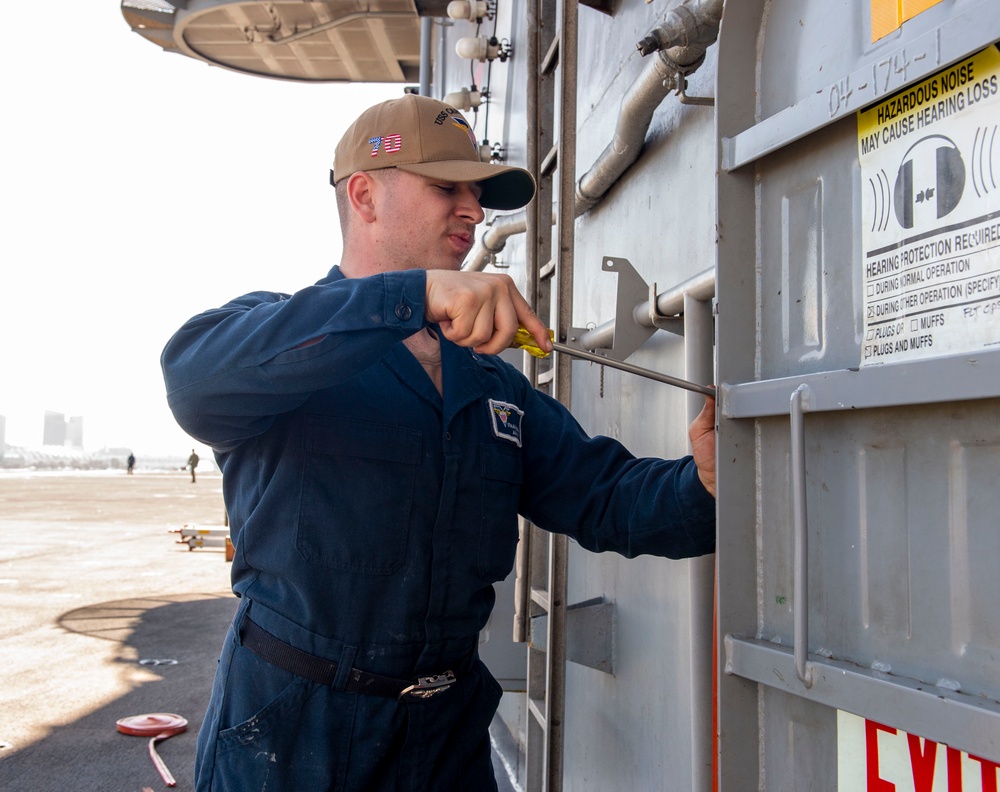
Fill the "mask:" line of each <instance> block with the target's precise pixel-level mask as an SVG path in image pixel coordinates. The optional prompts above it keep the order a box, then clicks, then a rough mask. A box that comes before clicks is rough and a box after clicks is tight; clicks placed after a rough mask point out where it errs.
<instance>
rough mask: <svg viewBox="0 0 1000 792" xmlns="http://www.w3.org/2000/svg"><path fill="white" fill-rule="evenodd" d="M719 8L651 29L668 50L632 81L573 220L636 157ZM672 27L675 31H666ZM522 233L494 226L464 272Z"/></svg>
mask: <svg viewBox="0 0 1000 792" xmlns="http://www.w3.org/2000/svg"><path fill="white" fill-rule="evenodd" d="M722 4H723V2H722V0H687V2H685V3H684V4H682V6H678V7H677V8H675V9H672V10H671V12H670V14H668V17H667V20H668V21H669V20H671V19H673V18H674V17H675V16H676V17H677V18H678V19H680V20H681V22H682V23H683V21H685V20H686V21H687V22H688V24H689V25H690V27H685V26H684V25H683V24H680V25H679V26H676V25H674V24H673V23H671V24H670V25H669V26H668V27H664V25H667V24H668V23H667V22H665V23H664V25H661V26H659V27H658V28H655V29H654V30H661V29H662V31H661V32H660V33H659V34H658V35H659V37H660V38H659V39H658V40H662V42H663V43H664V45H667V46H666V47H665V48H661V49H659V51H657V52H656V53H655V54H656V57H655V58H653V59H652V60H650V61H649V62H648V63H647V64H646V66H645V67H644V68H643V71H642V73H641V74H640V75H639V77H638V79H637V80H636V82H635V83H634V84H633V85H632V87H631V88H630V89H629V90H628V91H627V92H626V94H625V96H624V97H623V98H622V104H621V108H620V110H619V113H618V121H617V123H616V125H615V133H614V136H613V137H612V140H611V142H610V143H609V144H608V145H607V147H606V148H605V149H604V151H603V152H602V153H601V155H600V156H599V157H598V158H597V159H596V160H595V161H594V164H593V165H591V166H590V168H589V169H588V170H587V172H586V173H584V174H583V176H581V177H580V179H579V181H578V182H577V188H576V198H575V201H576V203H575V206H574V212H575V216H576V217H579V216H580V215H583V214H586V213H587V212H589V211H590V210H591V209H592V208H594V206H596V205H597V204H598V203H599V202H600V201H601V199H602V198H603V197H604V195H605V194H606V193H607V191H608V190H609V189H611V187H612V186H613V185H614V183H615V182H616V181H618V179H619V178H621V175H622V174H623V173H624V172H625V171H626V170H627V169H628V168H629V166H631V165H632V163H634V162H635V161H636V160H637V159H638V158H639V153H640V152H641V150H642V146H643V144H644V143H645V140H646V133H647V132H648V131H649V126H650V124H651V123H652V120H653V112H654V111H655V110H656V108H657V106H659V104H660V103H661V102H662V101H663V99H664V98H665V97H666V96H667V94H668V93H670V91H671V90H673V89H674V88H675V87H676V82H675V77H676V73H677V69H678V67H681V68H683V67H690V68H689V69H686V71H688V72H690V71H694V69H696V68H697V67H698V65H699V61H700V60H701V59H702V58H703V57H704V55H705V51H706V50H707V49H708V47H709V45H710V44H711V43H712V42H714V41H715V39H716V37H717V36H718V33H719V23H720V22H721V19H722ZM679 9H683V10H679ZM713 20H714V21H713ZM675 27H676V28H677V29H676V30H673V32H671V30H672V29H673V28H675ZM650 35H655V34H653V33H651V34H650ZM508 217H516V215H508ZM524 230H525V229H524V228H520V230H518V227H517V224H516V223H511V224H510V225H503V226H501V227H499V228H498V229H497V233H495V234H493V236H492V238H491V240H490V242H489V243H488V244H489V247H487V246H486V244H485V243H483V242H480V243H477V245H476V247H475V248H474V250H473V251H472V254H471V255H470V257H469V259H468V260H467V261H466V263H465V266H464V269H468V270H476V271H478V270H482V269H483V268H484V267H486V265H487V264H488V263H489V259H490V254H496V253H498V252H500V251H501V250H503V247H504V244H505V243H506V241H507V237H509V236H512V235H513V234H516V233H524Z"/></svg>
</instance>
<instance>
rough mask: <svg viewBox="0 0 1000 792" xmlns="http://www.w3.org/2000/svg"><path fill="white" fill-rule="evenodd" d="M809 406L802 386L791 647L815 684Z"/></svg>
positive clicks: (797, 416)
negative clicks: (808, 478) (808, 509)
mask: <svg viewBox="0 0 1000 792" xmlns="http://www.w3.org/2000/svg"><path fill="white" fill-rule="evenodd" d="M808 409H809V386H808V385H799V387H797V388H796V389H795V391H794V392H793V393H792V398H791V403H790V404H789V417H790V423H791V458H790V463H789V464H790V467H791V475H790V479H791V489H792V534H793V544H794V548H793V568H794V569H793V578H794V579H793V581H792V596H793V599H794V601H793V602H792V650H793V653H794V656H795V673H796V675H798V677H799V679H800V680H802V683H803V684H804V685H805V686H806V687H807V688H809V687H812V684H813V676H812V668H811V666H810V664H809V662H808V653H809V524H808V522H807V518H806V433H805V421H804V417H803V416H804V413H805V412H806V411H807V410H808Z"/></svg>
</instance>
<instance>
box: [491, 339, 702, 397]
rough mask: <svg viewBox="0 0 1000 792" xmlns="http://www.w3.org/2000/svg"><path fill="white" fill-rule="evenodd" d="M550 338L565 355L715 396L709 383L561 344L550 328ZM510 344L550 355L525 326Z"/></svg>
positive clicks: (514, 347)
mask: <svg viewBox="0 0 1000 792" xmlns="http://www.w3.org/2000/svg"><path fill="white" fill-rule="evenodd" d="M549 339H550V340H552V348H553V349H554V350H555V351H557V352H562V353H563V354H564V355H569V356H570V357H575V358H579V359H581V360H589V361H590V362H591V363H600V364H601V365H602V366H610V367H611V368H616V369H619V370H621V371H626V372H628V373H629V374H637V375H638V376H640V377H646V378H647V379H651V380H656V381H657V382H662V383H664V384H666V385H673V386H675V387H677V388H683V389H684V390H689V391H694V392H695V393H702V394H704V395H705V396H711V397H712V398H713V399H714V398H715V388H710V387H709V386H707V385H698V384H697V383H694V382H689V381H688V380H683V379H679V378H678V377H671V376H670V375H669V374H661V373H660V372H658V371H651V370H650V369H645V368H640V367H639V366H633V365H632V364H631V363H621V362H619V361H617V360H612V359H610V358H606V357H604V356H602V355H597V354H595V353H593V352H585V351H583V350H582V349H576V348H574V347H571V346H567V345H566V344H561V343H559V342H558V341H556V340H555V333H554V332H553V331H552V330H549ZM510 346H511V348H512V349H523V350H525V351H526V352H528V354H530V355H533V356H534V357H537V358H546V357H548V356H549V353H548V352H544V351H542V349H541V347H539V346H538V342H537V341H535V339H534V336H532V335H531V333H529V332H528V331H527V330H526V329H525V328H524V327H518V328H517V332H516V333H515V334H514V340H513V341H511V344H510Z"/></svg>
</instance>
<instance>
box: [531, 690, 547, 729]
mask: <svg viewBox="0 0 1000 792" xmlns="http://www.w3.org/2000/svg"><path fill="white" fill-rule="evenodd" d="M528 712H530V713H531V714H532V716H533V717H534V718H535V720H536V721H537V722H538V725H539V726H541V727H542V728H543V729H544V728H545V702H544V701H542V700H541V699H533V698H530V697H529V698H528Z"/></svg>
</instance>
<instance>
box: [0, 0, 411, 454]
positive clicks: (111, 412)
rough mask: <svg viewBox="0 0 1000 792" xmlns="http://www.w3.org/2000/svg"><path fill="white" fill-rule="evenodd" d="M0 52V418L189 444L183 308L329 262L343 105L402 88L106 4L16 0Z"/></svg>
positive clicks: (139, 443)
mask: <svg viewBox="0 0 1000 792" xmlns="http://www.w3.org/2000/svg"><path fill="white" fill-rule="evenodd" d="M4 21H5V24H6V25H7V29H8V30H10V31H16V33H15V34H14V35H12V36H8V37H7V39H8V40H7V41H6V42H5V43H4V45H3V46H2V47H0V68H2V74H3V78H2V80H3V82H2V87H0V98H2V107H3V110H2V112H3V117H4V119H5V121H4V124H3V126H4V145H3V146H2V147H0V152H2V153H0V157H2V160H0V162H2V170H0V174H2V180H0V197H2V200H3V212H2V215H0V216H2V230H3V233H2V235H0V245H2V246H3V247H2V250H3V253H2V257H3V263H2V265H0V415H4V416H6V418H7V442H8V443H9V444H11V445H37V444H39V443H40V442H41V438H42V423H43V416H44V413H45V411H46V410H54V411H57V412H63V413H66V415H67V416H75V415H81V416H83V418H84V422H83V426H84V445H85V447H86V448H87V449H88V450H97V449H100V448H102V447H105V446H109V447H116V446H122V447H129V448H132V449H134V451H135V453H136V455H137V456H138V457H140V459H141V457H142V455H143V454H147V455H154V454H162V453H178V454H184V453H186V452H187V451H188V450H189V449H190V448H191V446H192V445H193V444H194V443H193V441H192V440H190V439H189V438H188V437H187V435H185V434H184V433H183V432H182V431H181V430H180V429H179V428H178V427H177V426H176V424H175V423H174V421H173V418H172V416H171V415H170V412H169V410H168V409H167V406H166V401H165V399H164V396H163V380H162V377H161V374H160V368H159V355H160V351H161V349H162V348H163V345H164V344H165V343H166V341H167V339H168V338H169V337H170V335H171V334H172V333H173V332H174V331H175V330H176V329H177V328H178V327H179V326H180V325H181V324H182V323H183V322H184V321H185V320H186V319H187V318H188V317H190V316H192V315H194V314H196V313H198V312H200V311H202V310H204V309H206V308H210V307H214V306H216V305H219V304H221V303H223V302H225V301H227V300H228V299H230V298H231V297H235V296H237V295H239V294H243V293H245V292H248V291H253V290H256V289H270V290H275V291H286V292H291V291H295V290H297V289H299V288H301V287H303V286H306V285H308V284H310V283H313V282H314V281H316V280H318V279H319V278H320V277H322V276H323V275H324V274H326V272H327V270H328V269H329V268H330V267H331V266H332V265H334V264H336V263H338V261H339V258H340V234H339V229H338V227H337V218H336V206H335V201H334V194H333V188H332V187H330V186H329V168H330V164H331V162H332V159H333V149H334V146H335V145H336V142H337V140H338V139H339V137H340V135H341V133H342V132H343V130H344V129H345V128H346V127H347V126H348V125H349V124H350V122H351V121H352V120H353V118H354V116H356V115H357V113H358V112H359V111H360V110H361V109H363V108H364V107H367V106H368V105H370V104H374V103H375V102H377V101H380V100H381V99H383V98H388V97H390V96H396V95H399V94H400V93H401V92H402V86H401V85H393V86H386V85H299V84H293V83H287V82H282V81H277V80H269V79H264V78H254V77H249V76H246V75H241V74H236V73H234V72H229V71H226V70H224V69H220V68H217V67H210V66H208V65H206V64H204V63H202V62H201V61H196V60H194V59H191V58H186V57H184V56H180V55H175V54H168V53H166V52H164V51H163V50H161V49H160V48H159V47H157V46H155V45H153V44H150V43H149V42H147V41H145V40H143V39H141V38H140V37H139V36H138V35H136V34H134V33H132V32H131V30H130V29H129V26H128V25H127V24H126V22H125V20H124V19H123V18H122V16H121V11H120V9H119V3H118V2H117V0H92V2H87V3H81V2H79V0H50V2H48V3H46V4H45V5H44V8H40V7H36V6H35V5H34V4H32V3H15V4H13V5H11V6H10V7H7V8H5V20H4Z"/></svg>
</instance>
